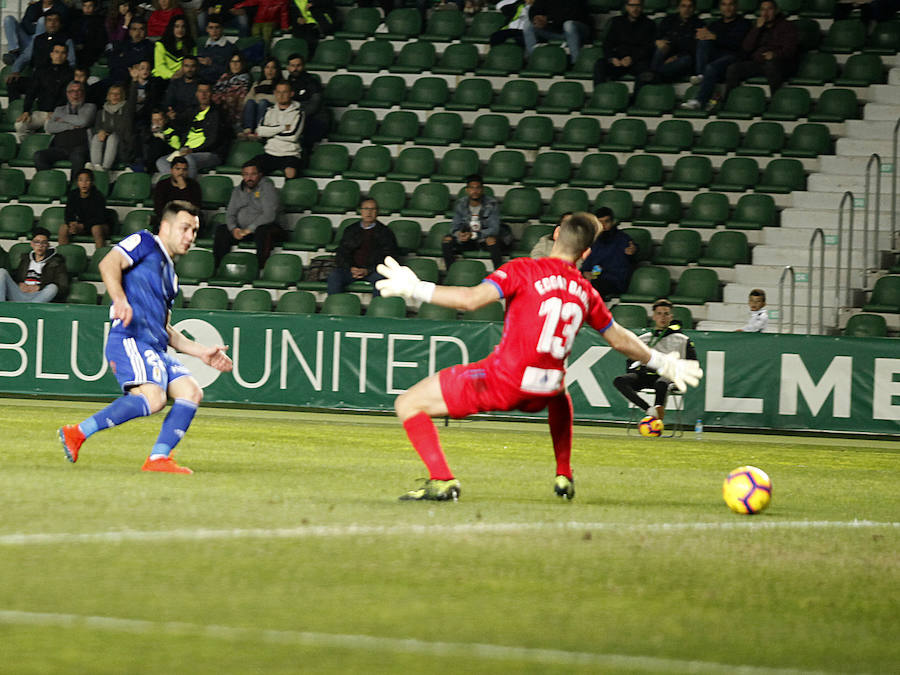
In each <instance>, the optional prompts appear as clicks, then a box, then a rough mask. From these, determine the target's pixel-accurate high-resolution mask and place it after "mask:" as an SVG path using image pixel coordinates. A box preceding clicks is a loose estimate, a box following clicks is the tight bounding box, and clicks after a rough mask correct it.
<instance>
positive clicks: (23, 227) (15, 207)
mask: <svg viewBox="0 0 900 675" xmlns="http://www.w3.org/2000/svg"><path fill="white" fill-rule="evenodd" d="M33 225H34V211H32V210H31V207H30V206H27V205H26V204H7V205H6V206H4V207H3V208H0V239H18V238H19V237H22V236H29V235H30V234H31V228H32V226H33Z"/></svg>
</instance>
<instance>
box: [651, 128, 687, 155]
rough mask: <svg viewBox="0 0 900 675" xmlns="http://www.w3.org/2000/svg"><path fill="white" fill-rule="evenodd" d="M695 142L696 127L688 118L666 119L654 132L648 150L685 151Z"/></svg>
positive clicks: (654, 151) (656, 151)
mask: <svg viewBox="0 0 900 675" xmlns="http://www.w3.org/2000/svg"><path fill="white" fill-rule="evenodd" d="M693 144H694V127H693V126H691V123H690V122H688V121H687V120H664V121H662V122H660V123H659V125H658V126H657V127H656V131H655V132H654V133H653V142H652V143H650V144H649V145H648V146H647V147H646V148H644V149H645V150H646V151H647V152H653V153H658V152H684V151H685V150H689V149H690V148H691V146H692V145H693Z"/></svg>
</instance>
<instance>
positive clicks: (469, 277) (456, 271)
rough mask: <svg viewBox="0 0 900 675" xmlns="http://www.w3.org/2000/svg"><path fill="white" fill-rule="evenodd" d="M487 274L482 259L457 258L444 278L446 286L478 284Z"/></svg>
mask: <svg viewBox="0 0 900 675" xmlns="http://www.w3.org/2000/svg"><path fill="white" fill-rule="evenodd" d="M486 276H487V270H486V269H485V267H484V263H483V262H481V261H480V260H465V259H464V260H457V261H455V262H454V263H453V264H452V265H450V269H448V270H447V276H446V277H445V278H444V285H445V286H477V285H478V284H480V283H481V282H482V281H484V278H485V277H486Z"/></svg>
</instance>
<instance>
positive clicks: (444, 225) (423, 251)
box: [407, 221, 453, 281]
mask: <svg viewBox="0 0 900 675" xmlns="http://www.w3.org/2000/svg"><path fill="white" fill-rule="evenodd" d="M452 227H453V223H452V222H449V221H445V222H441V223H435V224H434V225H432V226H431V229H430V230H428V231H427V232H426V233H425V240H424V241H423V242H422V246H421V247H419V255H423V256H435V257H436V256H440V255H441V254H442V253H443V251H442V249H441V245H442V243H443V241H444V237H446V236H447V235H448V234H450V229H451V228H452ZM425 259H426V258H415V259H413V260H409V261H407V264H410V266H411V267H412V263H416V264H424V263H421V262H420V261H422V260H425ZM432 262H434V261H432ZM414 271H415V268H414ZM416 273H417V274H418V272H416ZM419 278H420V279H422V278H423V277H421V276H420V277H419ZM426 281H436V280H434V279H426Z"/></svg>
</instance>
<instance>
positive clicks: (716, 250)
mask: <svg viewBox="0 0 900 675" xmlns="http://www.w3.org/2000/svg"><path fill="white" fill-rule="evenodd" d="M749 262H750V245H749V243H747V235H746V234H744V233H743V232H739V231H734V230H722V231H721V232H714V233H713V236H712V237H710V238H709V243H708V244H707V245H706V251H705V252H704V254H703V255H702V256H700V259H699V260H698V261H697V263H698V264H699V265H701V266H703V267H734V266H735V265H744V264H747V263H749Z"/></svg>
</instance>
